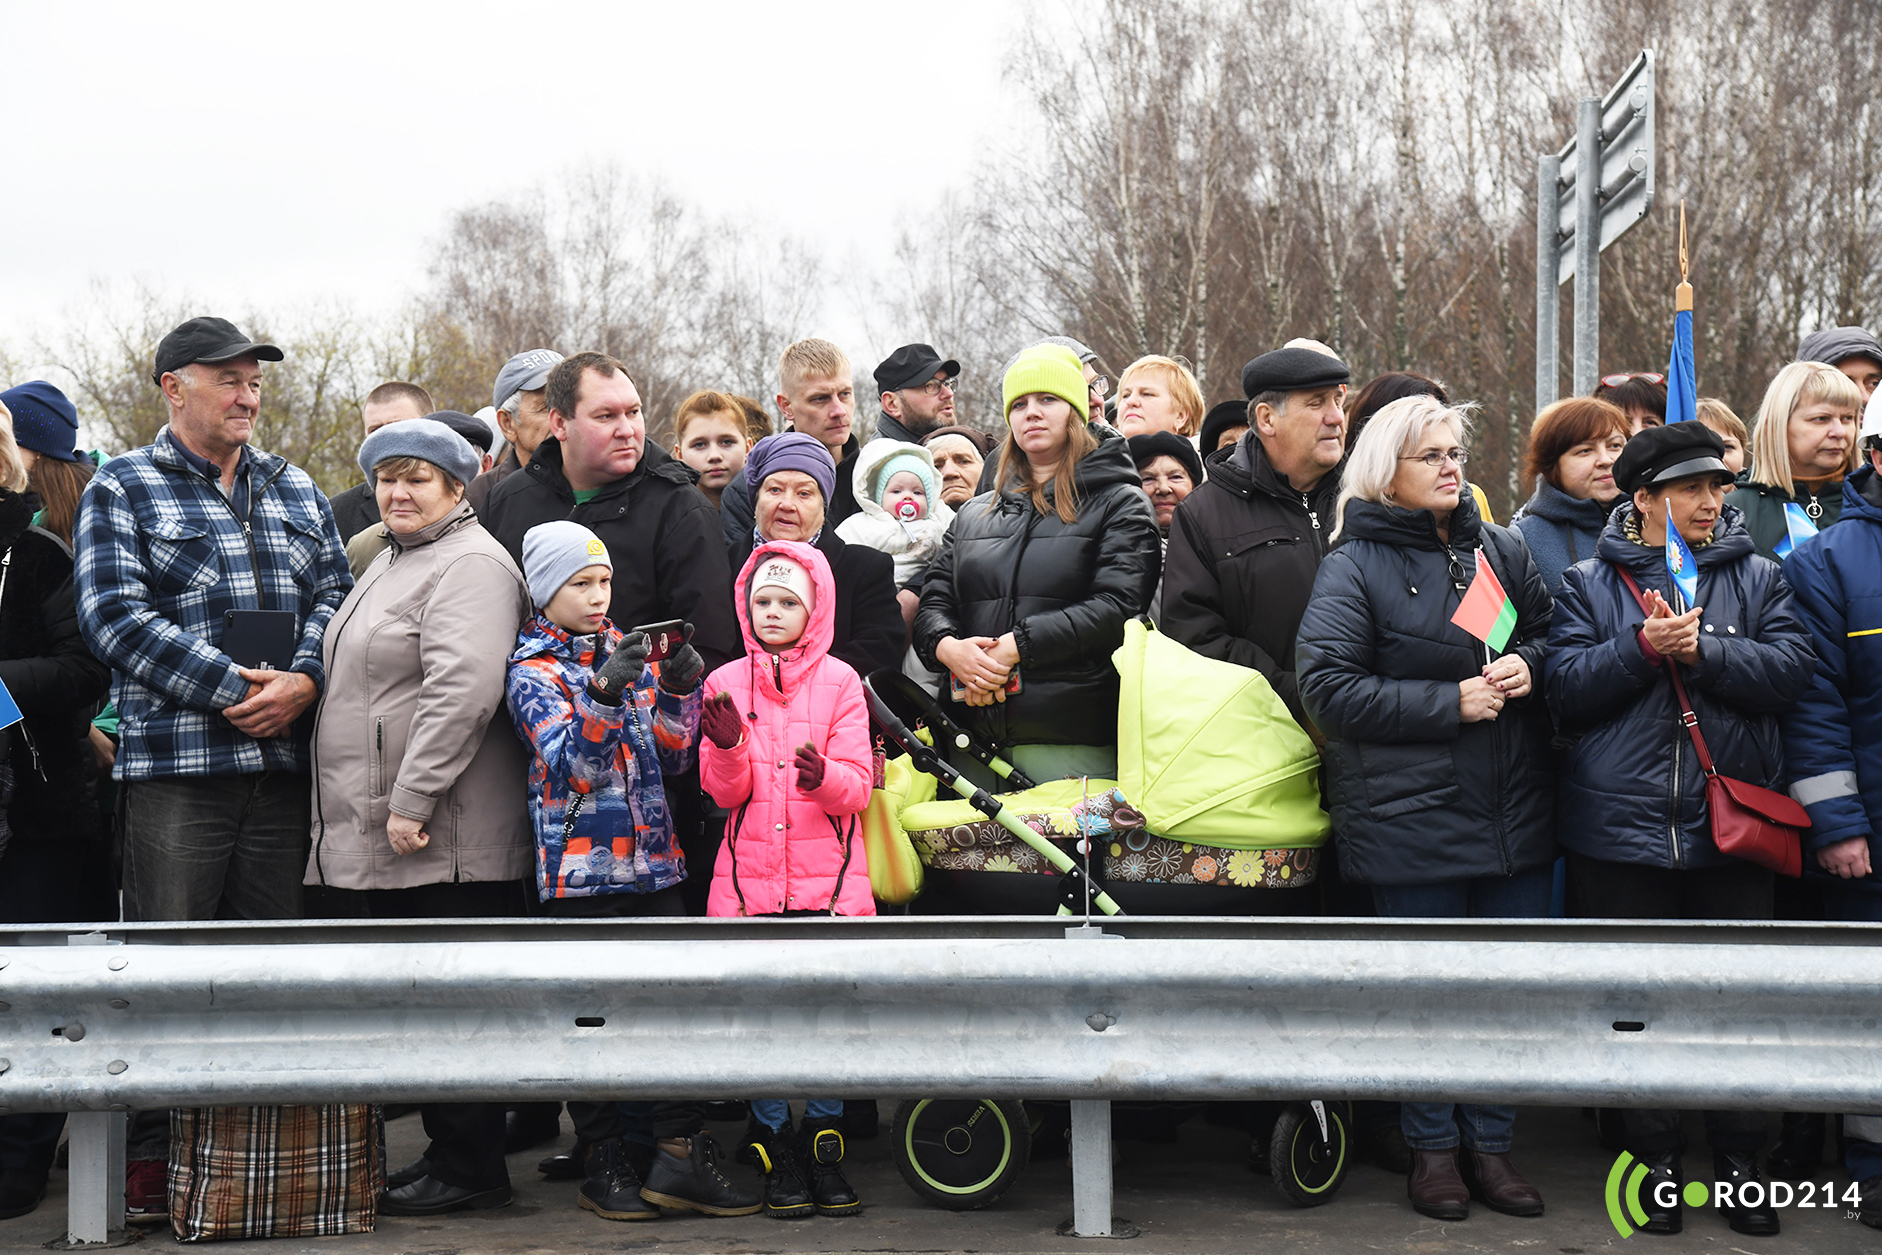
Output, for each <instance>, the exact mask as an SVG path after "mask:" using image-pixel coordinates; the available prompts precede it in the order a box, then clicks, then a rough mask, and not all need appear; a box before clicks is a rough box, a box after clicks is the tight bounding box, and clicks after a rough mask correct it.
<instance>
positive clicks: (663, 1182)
mask: <svg viewBox="0 0 1882 1255" xmlns="http://www.w3.org/2000/svg"><path fill="white" fill-rule="evenodd" d="M640 1196H641V1198H642V1199H644V1200H645V1201H647V1202H649V1203H652V1204H653V1205H654V1206H656V1207H672V1208H676V1209H678V1210H681V1211H696V1212H700V1213H702V1214H704V1215H707V1216H749V1215H751V1214H752V1213H753V1212H755V1211H757V1210H758V1208H759V1207H760V1205H761V1204H760V1203H759V1201H758V1195H757V1193H756V1192H754V1191H752V1190H742V1189H740V1188H739V1187H738V1186H736V1185H734V1184H732V1181H731V1179H730V1178H729V1177H727V1176H726V1175H725V1152H724V1151H723V1150H721V1149H720V1148H719V1143H718V1142H717V1141H716V1140H715V1139H714V1138H713V1136H712V1134H710V1133H695V1134H693V1137H692V1153H691V1154H690V1155H688V1156H687V1157H686V1158H685V1159H681V1158H680V1157H679V1156H677V1155H674V1154H670V1153H669V1152H667V1151H665V1150H658V1151H656V1152H655V1153H654V1157H653V1167H652V1168H650V1169H648V1170H647V1184H646V1185H644V1186H642V1187H641V1191H640Z"/></svg>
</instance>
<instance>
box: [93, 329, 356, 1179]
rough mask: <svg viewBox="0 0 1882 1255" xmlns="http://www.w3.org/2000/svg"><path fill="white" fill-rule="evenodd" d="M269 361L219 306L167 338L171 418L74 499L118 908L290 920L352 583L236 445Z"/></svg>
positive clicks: (161, 379)
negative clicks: (338, 634) (339, 616)
mask: <svg viewBox="0 0 1882 1255" xmlns="http://www.w3.org/2000/svg"><path fill="white" fill-rule="evenodd" d="M281 356H282V355H281V350H280V349H278V348H275V347H274V346H273V345H271V344H257V343H255V342H253V341H251V340H249V339H248V338H247V337H246V336H244V335H243V334H242V333H241V332H240V331H238V330H236V328H235V327H234V325H233V324H231V323H229V322H227V321H225V320H223V319H220V318H193V319H191V320H190V321H188V322H186V323H184V324H183V325H182V326H180V327H178V328H177V329H176V330H174V331H172V332H171V333H170V334H169V335H167V336H165V337H164V339H163V342H162V343H161V344H160V345H159V346H158V348H157V355H156V369H155V370H154V372H153V374H152V378H153V379H154V380H155V381H156V384H157V386H158V387H159V388H161V389H163V395H164V399H165V401H167V402H168V403H169V409H170V422H169V425H168V426H166V427H164V428H163V430H161V431H159V432H158V433H157V438H156V440H155V441H154V442H153V443H152V444H150V445H149V446H147V447H145V448H142V449H137V450H134V451H132V452H130V453H127V454H125V455H124V456H122V457H118V458H114V459H112V460H111V461H110V462H108V463H106V464H105V466H104V467H103V468H102V469H101V470H100V471H99V472H98V473H97V475H95V476H94V477H93V478H92V481H91V483H90V485H89V486H88V487H87V488H86V489H85V495H84V499H83V501H82V502H81V504H80V506H79V513H78V523H77V527H76V529H75V532H76V535H75V539H76V541H77V545H76V548H77V558H78V566H77V572H76V576H75V579H76V583H77V586H78V612H79V623H80V627H81V628H82V630H83V632H84V635H85V642H86V644H88V645H89V646H91V649H92V652H93V653H94V654H96V655H97V656H98V657H99V658H101V659H103V660H104V661H105V662H106V663H108V664H109V665H110V666H111V669H112V686H111V688H112V696H113V698H114V700H115V701H116V702H117V706H118V713H119V715H120V716H121V717H122V720H123V723H122V728H121V735H122V741H121V744H120V746H119V749H118V758H117V766H116V768H115V769H114V771H113V775H115V776H116V778H117V779H118V780H119V781H121V782H122V785H123V792H124V914H125V917H126V918H127V919H133V920H199V919H291V918H295V917H297V916H299V915H300V913H301V873H302V870H303V868H304V867H305V866H306V862H307V842H308V823H309V790H310V787H311V786H310V778H309V771H308V728H307V725H308V724H310V723H311V722H312V720H311V719H308V718H303V716H305V715H306V714H307V712H308V710H309V709H310V708H311V707H312V706H313V704H314V700H315V698H316V697H318V696H319V693H320V688H321V685H322V684H323V683H324V681H325V679H326V676H325V672H324V670H323V668H322V666H321V652H320V646H321V637H322V635H323V634H324V633H325V632H326V629H327V623H328V621H329V620H330V619H332V617H333V613H334V611H335V610H336V609H338V608H339V605H340V602H341V601H342V600H343V599H344V598H345V597H346V594H347V591H348V590H349V589H350V588H351V587H352V584H353V580H352V576H351V575H349V574H348V572H347V565H346V554H345V552H344V551H343V550H342V549H341V547H340V537H339V534H338V532H337V531H336V530H335V528H334V524H333V515H332V513H331V512H330V511H329V509H328V507H327V502H326V499H325V498H324V497H323V496H322V495H321V493H320V490H319V489H318V488H316V487H315V486H314V482H313V480H312V479H310V478H309V477H308V475H307V474H306V472H304V471H302V470H300V469H298V468H297V467H294V466H290V465H289V464H288V463H287V461H286V460H285V459H283V458H279V457H276V456H275V455H273V454H270V453H263V452H261V451H260V450H258V449H254V448H252V447H250V445H249V438H250V436H251V435H252V434H253V430H254V425H255V420H256V417H257V415H258V414H259V412H260V409H261V363H262V362H264V361H269V362H278V361H280V360H281ZM231 654H235V655H238V656H237V657H231ZM244 664H247V665H244ZM362 735H363V733H362ZM160 1114H161V1113H148V1115H151V1116H160ZM153 1125H154V1127H153ZM165 1146H166V1139H165V1138H164V1136H163V1129H162V1124H161V1120H160V1119H159V1120H157V1121H155V1122H153V1121H151V1120H150V1119H148V1118H140V1119H139V1121H138V1123H137V1131H136V1132H134V1134H133V1137H132V1146H131V1148H130V1155H129V1158H130V1159H132V1160H133V1161H139V1160H141V1161H144V1162H141V1163H133V1164H132V1165H131V1172H130V1174H129V1175H130V1181H129V1190H128V1192H127V1202H128V1204H129V1207H130V1209H131V1210H133V1211H134V1212H135V1211H142V1210H144V1206H140V1203H141V1204H144V1205H146V1206H153V1207H154V1208H155V1209H156V1210H157V1211H159V1212H161V1210H162V1207H163V1203H162V1182H163V1176H162V1165H161V1164H160V1163H152V1162H151V1161H154V1160H157V1159H159V1158H161V1157H162V1156H163V1155H164V1153H165ZM140 1172H141V1173H142V1176H143V1177H149V1178H151V1179H149V1180H143V1179H142V1178H141V1177H140Z"/></svg>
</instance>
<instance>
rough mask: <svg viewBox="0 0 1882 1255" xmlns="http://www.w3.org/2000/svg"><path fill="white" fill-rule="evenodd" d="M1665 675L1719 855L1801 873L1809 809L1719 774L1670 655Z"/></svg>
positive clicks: (1629, 580) (1625, 576) (1634, 588)
mask: <svg viewBox="0 0 1882 1255" xmlns="http://www.w3.org/2000/svg"><path fill="white" fill-rule="evenodd" d="M1614 569H1615V570H1616V571H1618V572H1619V573H1620V577H1621V579H1622V580H1623V581H1625V582H1626V584H1627V588H1628V591H1629V592H1631V593H1633V595H1634V600H1635V601H1637V602H1639V603H1640V609H1641V610H1642V611H1643V612H1644V613H1646V614H1649V615H1650V614H1652V613H1653V611H1652V610H1651V609H1650V608H1649V607H1648V605H1647V599H1646V597H1645V596H1644V595H1643V594H1642V593H1641V591H1640V585H1638V584H1636V583H1634V577H1633V576H1632V575H1631V574H1629V573H1628V572H1627V571H1626V570H1625V569H1624V568H1622V567H1619V566H1616V567H1615V568H1614ZM1666 673H1667V675H1668V676H1670V677H1672V680H1673V692H1674V694H1675V695H1676V696H1677V697H1678V698H1679V710H1680V722H1681V723H1683V724H1685V725H1686V731H1687V732H1689V733H1691V734H1692V747H1693V750H1694V751H1695V752H1696V753H1697V754H1698V755H1699V766H1700V767H1701V769H1703V770H1704V771H1705V773H1706V813H1707V814H1708V815H1710V816H1711V818H1712V843H1713V844H1714V845H1716V846H1718V847H1719V853H1721V854H1729V855H1731V856H1732V857H1733V858H1742V859H1744V860H1745V861H1746V862H1748V863H1756V864H1757V865H1758V866H1760V867H1768V868H1770V869H1771V870H1772V871H1774V872H1777V873H1779V874H1780V875H1784V876H1801V875H1803V871H1804V851H1803V842H1802V841H1801V840H1800V839H1799V837H1798V831H1799V830H1800V829H1803V828H1808V827H1809V826H1810V815H1809V813H1808V812H1807V811H1805V810H1804V808H1803V807H1802V806H1799V805H1798V804H1797V802H1796V801H1795V800H1794V799H1792V798H1788V797H1785V796H1784V795H1783V794H1782V793H1773V792H1772V791H1771V790H1769V789H1763V788H1759V787H1758V786H1757V785H1755V784H1747V783H1746V782H1745V781H1743V780H1734V779H1732V778H1731V777H1730V776H1721V775H1720V774H1719V772H1718V769H1717V768H1716V767H1714V766H1713V765H1712V751H1711V750H1709V749H1707V748H1706V738H1705V736H1704V735H1703V734H1701V733H1700V731H1699V716H1698V715H1696V714H1694V713H1693V708H1692V702H1691V701H1690V700H1688V699H1687V697H1686V683H1685V681H1683V680H1681V679H1680V675H1679V664H1677V663H1675V662H1674V661H1673V660H1672V659H1671V658H1668V659H1667V660H1666Z"/></svg>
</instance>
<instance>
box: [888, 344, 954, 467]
mask: <svg viewBox="0 0 1882 1255" xmlns="http://www.w3.org/2000/svg"><path fill="white" fill-rule="evenodd" d="M960 373H961V364H960V363H959V362H957V361H955V360H954V359H953V358H947V359H946V360H943V359H942V357H941V355H940V354H939V353H937V352H935V351H934V348H933V346H931V345H927V344H904V345H903V346H902V347H901V348H899V349H897V350H895V352H893V353H891V354H889V355H888V356H887V357H885V358H883V359H882V362H881V364H880V365H878V366H877V367H876V394H877V400H878V401H879V402H880V403H881V405H882V416H881V417H880V418H878V419H877V420H876V435H877V437H878V438H880V439H883V440H900V441H902V442H903V443H905V444H920V443H921V442H922V441H923V440H924V439H926V438H927V436H928V433H929V432H931V431H933V430H934V429H935V428H937V427H948V426H952V425H953V424H954V422H955V421H956V420H955V416H954V382H955V380H956V379H957V378H958V377H959V375H960Z"/></svg>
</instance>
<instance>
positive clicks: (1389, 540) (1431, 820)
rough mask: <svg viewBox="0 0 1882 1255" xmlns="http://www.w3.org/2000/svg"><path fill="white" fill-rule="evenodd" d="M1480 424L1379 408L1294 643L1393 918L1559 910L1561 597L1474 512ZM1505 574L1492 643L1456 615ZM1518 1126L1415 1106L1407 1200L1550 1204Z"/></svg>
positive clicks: (1348, 830)
mask: <svg viewBox="0 0 1882 1255" xmlns="http://www.w3.org/2000/svg"><path fill="white" fill-rule="evenodd" d="M1469 431H1470V420H1469V416H1468V414H1467V413H1466V411H1465V410H1463V409H1462V408H1454V407H1451V406H1447V405H1445V404H1444V403H1442V402H1440V401H1438V400H1437V399H1436V398H1434V397H1428V396H1414V397H1406V398H1404V399H1402V400H1399V401H1394V402H1392V403H1391V404H1390V405H1387V406H1386V407H1385V408H1383V409H1381V410H1380V411H1379V412H1378V413H1377V414H1376V415H1374V417H1373V419H1372V422H1371V423H1369V424H1368V425H1367V426H1366V430H1365V432H1364V433H1363V434H1362V435H1361V436H1360V438H1359V442H1358V444H1356V445H1354V446H1353V451H1352V452H1351V454H1349V455H1348V459H1347V464H1346V471H1345V474H1344V476H1343V478H1342V481H1341V485H1340V498H1339V504H1338V506H1337V507H1336V518H1337V523H1336V527H1335V531H1334V536H1335V539H1336V541H1337V545H1336V547H1335V548H1334V550H1333V552H1332V553H1330V554H1328V555H1327V557H1326V559H1325V561H1323V562H1322V563H1321V564H1320V571H1319V574H1318V575H1317V576H1316V577H1315V580H1314V587H1313V595H1312V597H1311V598H1310V599H1309V600H1308V602H1307V612H1306V614H1305V615H1303V616H1302V618H1301V621H1300V633H1299V637H1298V640H1297V643H1296V646H1295V655H1294V658H1295V670H1296V674H1297V675H1298V676H1299V679H1300V693H1301V699H1302V701H1303V703H1304V704H1305V706H1306V708H1307V714H1308V716H1309V717H1310V718H1312V720H1313V721H1314V724H1315V725H1316V726H1317V727H1319V728H1320V730H1321V731H1322V732H1324V733H1325V734H1326V748H1325V751H1324V757H1325V764H1326V775H1325V779H1326V781H1327V791H1328V794H1329V796H1330V798H1331V800H1332V808H1331V809H1332V815H1333V831H1334V834H1335V837H1334V839H1335V841H1336V842H1337V843H1338V845H1339V857H1340V868H1341V872H1342V874H1343V875H1344V876H1345V878H1346V879H1347V880H1348V881H1350V882H1352V883H1354V884H1361V885H1369V886H1371V888H1372V895H1373V902H1374V905H1375V906H1376V907H1377V909H1378V913H1379V914H1380V915H1382V916H1397V917H1426V918H1451V919H1455V918H1460V917H1464V916H1474V917H1487V918H1516V919H1520V918H1527V917H1532V916H1540V915H1546V914H1547V913H1548V907H1549V890H1550V885H1551V881H1552V870H1553V869H1552V864H1553V863H1554V861H1555V832H1554V827H1555V825H1554V817H1553V806H1554V798H1553V790H1552V788H1551V787H1550V782H1549V775H1548V773H1549V770H1550V761H1551V760H1550V755H1549V737H1550V734H1551V728H1550V724H1549V714H1548V710H1547V709H1546V707H1545V706H1544V705H1543V702H1542V698H1541V697H1540V695H1539V694H1538V693H1537V692H1536V687H1537V684H1538V683H1539V681H1540V680H1541V673H1542V654H1543V644H1544V642H1545V641H1546V639H1547V637H1548V632H1549V617H1550V614H1551V602H1550V598H1549V592H1548V589H1547V588H1546V587H1545V586H1544V585H1543V582H1542V573H1541V571H1539V570H1537V568H1536V564H1535V561H1534V560H1533V559H1532V558H1531V557H1530V556H1529V550H1528V548H1527V547H1526V546H1525V545H1524V544H1523V542H1522V540H1521V539H1520V538H1519V537H1518V536H1517V535H1516V534H1515V533H1514V532H1512V531H1511V530H1509V529H1508V528H1504V527H1498V526H1496V525H1495V524H1494V523H1485V522H1483V521H1482V519H1481V518H1479V517H1478V514H1477V505H1476V502H1475V501H1473V500H1472V499H1471V495H1470V493H1469V492H1468V491H1466V485H1465V482H1464V464H1465V463H1466V462H1468V461H1469V460H1470V454H1469V451H1468V449H1467V448H1466V446H1465V442H1466V440H1467V439H1468V438H1469ZM1486 568H1487V569H1486ZM1492 575H1494V577H1495V580H1496V583H1497V584H1498V585H1500V586H1501V588H1502V589H1504V590H1507V593H1508V596H1507V598H1498V599H1497V600H1498V601H1500V602H1502V603H1503V604H1502V614H1501V615H1500V616H1496V624H1494V625H1484V626H1483V627H1482V628H1480V630H1483V631H1486V632H1487V633H1488V635H1489V638H1490V641H1491V642H1493V644H1486V643H1485V641H1484V640H1483V639H1481V638H1480V637H1479V636H1477V635H1475V634H1474V633H1472V632H1470V631H1466V630H1465V629H1464V628H1462V627H1460V626H1458V625H1457V624H1456V623H1455V622H1453V620H1452V616H1453V615H1454V614H1456V613H1457V612H1458V610H1459V608H1460V605H1461V604H1462V603H1463V601H1464V597H1465V593H1466V591H1467V590H1469V589H1470V588H1471V586H1472V584H1473V583H1476V582H1480V581H1485V580H1486V579H1487V578H1488V577H1490V576H1492ZM1515 1121H1516V1110H1515V1108H1514V1107H1511V1106H1507V1105H1504V1104H1500V1103H1465V1104H1463V1105H1462V1106H1461V1107H1459V1106H1458V1105H1456V1104H1454V1103H1453V1102H1451V1101H1450V1100H1448V1099H1444V1098H1442V1097H1441V1096H1440V1097H1438V1098H1437V1099H1436V1100H1435V1101H1433V1100H1426V1101H1420V1102H1406V1103H1404V1104H1402V1105H1401V1107H1400V1114H1399V1124H1400V1128H1401V1129H1402V1131H1403V1132H1404V1134H1405V1141H1406V1143H1407V1144H1408V1145H1409V1146H1410V1147H1411V1152H1412V1164H1411V1172H1410V1176H1409V1177H1408V1179H1407V1181H1406V1192H1407V1194H1408V1195H1409V1196H1410V1199H1411V1204H1412V1206H1413V1208H1415V1209H1416V1210H1417V1211H1419V1212H1420V1213H1422V1214H1424V1215H1427V1216H1432V1217H1435V1218H1437V1219H1440V1220H1462V1219H1464V1218H1465V1216H1467V1215H1468V1214H1469V1211H1470V1199H1471V1195H1472V1193H1473V1184H1474V1192H1475V1193H1476V1194H1477V1195H1478V1196H1479V1197H1481V1198H1482V1199H1483V1200H1484V1202H1485V1203H1486V1204H1487V1205H1488V1206H1489V1207H1491V1208H1492V1209H1494V1210H1496V1211H1501V1212H1505V1213H1507V1214H1509V1215H1515V1216H1539V1215H1541V1214H1542V1196H1541V1194H1540V1193H1538V1192H1537V1190H1536V1189H1535V1187H1534V1186H1532V1185H1530V1184H1529V1182H1528V1181H1526V1180H1524V1178H1523V1177H1522V1175H1521V1174H1520V1173H1518V1172H1517V1170H1516V1168H1515V1165H1513V1164H1512V1163H1511V1162H1510V1157H1509V1151H1510V1143H1511V1138H1512V1134H1513V1132H1514V1129H1515ZM1460 1140H1461V1143H1462V1150H1463V1151H1467V1152H1468V1154H1464V1153H1461V1152H1460V1146H1459V1143H1460Z"/></svg>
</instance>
